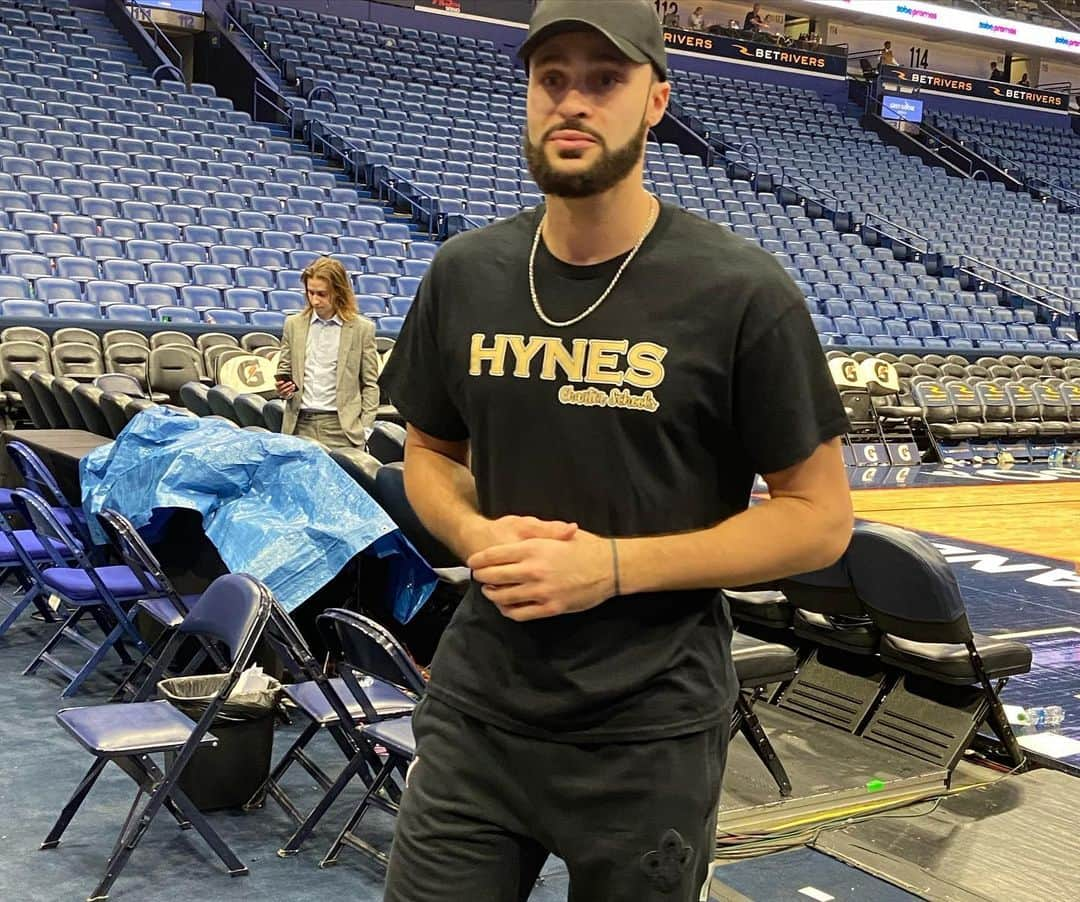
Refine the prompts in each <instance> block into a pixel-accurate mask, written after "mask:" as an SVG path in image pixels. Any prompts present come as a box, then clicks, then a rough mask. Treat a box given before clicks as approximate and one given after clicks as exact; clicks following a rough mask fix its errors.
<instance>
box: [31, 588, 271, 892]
mask: <svg viewBox="0 0 1080 902" xmlns="http://www.w3.org/2000/svg"><path fill="white" fill-rule="evenodd" d="M272 609H273V596H272V595H271V594H270V591H269V590H268V589H267V588H266V587H265V586H264V585H262V583H260V582H259V581H258V580H256V579H254V578H253V577H251V576H248V575H246V574H227V575H225V576H221V577H218V578H217V579H216V580H214V582H213V583H212V584H211V585H210V587H209V588H208V589H207V590H206V591H205V592H204V593H203V595H202V597H201V598H200V599H199V600H198V601H197V602H196V603H195V604H194V606H193V607H192V609H191V611H190V612H189V613H188V615H187V616H186V617H185V618H184V620H183V622H182V623H181V624H180V626H179V627H177V629H176V631H175V633H174V634H173V636H172V638H171V639H170V641H169V643H168V646H167V647H166V649H165V650H164V652H163V654H162V656H161V658H160V659H159V660H158V662H157V666H155V668H154V670H153V671H152V672H151V674H150V677H149V680H148V683H150V684H151V685H156V683H157V679H158V678H159V677H160V676H161V675H162V674H163V673H165V670H166V667H167V666H169V664H170V663H171V661H172V659H173V658H174V657H175V655H176V652H177V651H178V650H179V647H180V645H181V644H182V642H183V641H184V640H185V639H187V638H188V637H190V636H195V635H198V636H202V637H203V638H204V639H206V640H208V641H213V642H217V643H220V644H221V646H222V647H223V654H225V657H226V658H227V659H228V660H230V661H231V666H230V668H229V670H228V672H227V673H225V674H224V675H223V678H222V680H221V683H220V685H219V687H218V691H217V692H216V694H215V695H214V696H213V697H212V699H211V700H210V703H209V704H208V705H207V706H206V710H205V711H204V713H203V715H202V716H201V717H200V718H199V720H198V721H197V722H196V721H193V720H191V719H190V718H189V717H187V716H186V715H185V714H183V713H181V711H180V710H179V709H177V708H175V707H173V706H172V705H171V704H170V703H169V702H167V701H142V700H140V701H136V702H130V703H127V704H109V705H98V706H95V707H86V708H67V709H63V710H61V711H60V712H59V713H58V714H57V715H56V719H57V720H58V721H59V723H60V725H61V726H62V727H63V728H64V729H65V730H67V731H68V733H70V734H71V736H72V738H74V739H75V741H76V742H78V743H79V744H80V745H81V746H82V747H83V748H84V749H86V750H87V751H88V752H90V754H92V755H93V756H94V763H93V764H92V765H91V766H90V769H89V770H88V771H87V772H86V775H85V776H84V777H83V779H82V780H81V781H80V783H79V785H78V787H77V788H76V789H75V792H74V794H73V795H72V796H71V798H70V799H69V800H68V802H67V804H66V805H65V806H64V808H63V810H62V811H61V812H60V816H59V818H58V819H57V821H56V823H55V824H54V825H53V828H52V830H50V831H49V835H48V836H46V837H45V841H44V842H43V843H42V844H41V848H42V849H54V848H56V846H57V845H59V843H60V839H61V837H62V836H63V834H64V831H65V830H66V829H67V827H68V825H69V824H70V823H71V820H72V818H73V817H74V816H75V814H76V812H78V810H79V808H80V807H81V806H82V803H83V802H84V801H85V799H86V797H87V795H88V794H89V793H90V790H91V789H92V788H93V787H94V784H95V783H96V782H97V779H98V777H100V776H101V773H102V772H103V771H104V770H105V766H106V765H107V764H108V763H109V762H110V761H112V762H114V763H115V764H116V765H117V766H118V767H119V768H120V769H121V770H122V771H124V773H126V774H127V775H128V776H129V777H131V778H132V780H134V781H135V783H136V784H137V785H138V787H139V793H138V795H137V796H136V798H135V802H134V803H133V804H132V808H131V811H130V812H129V815H128V817H127V819H126V820H125V821H124V824H123V827H122V828H121V831H120V836H119V837H118V839H117V842H116V845H115V846H113V851H112V854H111V855H110V856H109V861H108V863H107V864H106V867H105V873H104V876H103V877H102V879H101V881H100V882H99V883H98V885H97V887H96V888H95V890H94V891H93V893H92V894H91V896H90V898H91V899H95V900H103V899H106V898H108V895H109V890H110V889H111V888H112V885H113V883H115V882H116V879H117V878H118V877H119V876H120V874H121V872H122V871H123V869H124V866H125V865H126V864H127V862H128V860H129V859H130V857H131V854H132V853H133V852H134V851H135V849H136V847H137V846H138V844H139V842H140V841H141V840H142V838H143V836H144V835H145V834H146V831H147V828H148V827H149V826H150V824H151V823H152V822H153V819H154V818H155V817H156V816H157V814H158V813H159V812H160V811H161V809H162V807H165V808H166V809H167V810H168V811H169V813H170V814H171V815H172V816H173V817H174V818H175V819H176V821H177V823H178V824H179V825H180V828H181V829H188V828H194V829H195V830H196V832H198V834H199V835H200V836H201V837H202V838H203V839H204V840H206V842H207V844H208V845H209V846H210V848H211V849H212V850H213V851H214V853H215V854H216V855H217V856H218V858H220V859H221V861H222V863H223V864H224V865H225V867H226V868H227V869H228V872H229V874H230V875H231V876H234V877H235V876H240V875H243V874H246V873H247V872H248V869H247V866H246V865H244V864H243V863H242V862H241V861H240V859H239V858H237V857H236V855H235V854H234V853H233V851H232V850H231V849H230V848H229V846H228V845H227V844H226V843H225V841H224V840H223V839H222V838H221V837H220V836H219V835H218V833H217V832H216V831H215V830H214V829H213V827H211V826H210V824H209V822H208V821H207V820H206V818H205V817H204V816H203V815H202V814H201V813H200V812H199V810H198V809H197V808H196V807H195V806H194V805H193V804H192V803H191V801H190V800H189V799H188V798H187V796H186V795H185V794H184V792H183V791H182V790H181V789H180V788H179V786H178V780H179V779H180V776H181V774H182V773H183V772H184V769H185V768H186V767H187V765H188V763H189V762H190V761H191V758H192V756H193V755H194V754H195V752H196V751H197V750H198V749H199V748H200V747H213V746H215V745H216V744H217V740H216V739H215V737H214V736H213V734H211V733H210V725H211V723H213V720H214V718H215V717H216V716H217V715H218V712H219V711H220V710H221V708H222V705H224V703H225V700H226V698H227V697H228V695H229V693H230V692H231V691H232V689H233V687H234V686H235V685H236V682H237V680H238V679H239V678H240V675H241V673H243V671H244V669H245V668H246V667H247V665H248V663H249V661H250V660H251V657H252V654H253V653H254V651H255V648H256V646H257V644H258V641H259V638H260V636H261V635H262V633H263V631H264V628H265V626H266V624H267V622H268V620H269V619H270V616H271V612H272ZM154 755H162V756H164V763H163V765H162V766H160V767H159V765H158V764H157V762H156V761H155V760H154V758H153V757H152V756H154ZM143 796H145V797H146V801H145V803H143V804H142V805H141V807H140V802H141V801H142V799H143Z"/></svg>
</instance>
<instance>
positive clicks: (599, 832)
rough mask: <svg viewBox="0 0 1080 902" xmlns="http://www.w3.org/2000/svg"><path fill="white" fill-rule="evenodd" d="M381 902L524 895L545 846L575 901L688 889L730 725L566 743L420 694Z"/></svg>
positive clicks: (649, 900) (658, 901) (673, 896)
mask: <svg viewBox="0 0 1080 902" xmlns="http://www.w3.org/2000/svg"><path fill="white" fill-rule="evenodd" d="M413 726H414V730H415V733H416V737H417V743H418V746H417V747H418V756H417V760H416V763H415V765H414V766H413V768H412V769H411V772H410V774H409V781H408V787H407V788H406V790H405V794H404V797H403V798H402V804H401V812H400V814H399V815H398V818H397V827H396V832H395V835H394V844H393V849H392V851H391V853H390V868H389V873H388V876H387V885H386V895H385V897H384V900H385V902H433V900H439V902H521V900H525V899H527V898H528V895H529V892H530V891H531V890H532V887H533V884H534V883H535V882H536V878H537V876H538V874H539V873H540V869H541V867H542V866H543V864H544V861H545V860H546V859H547V857H548V855H549V854H555V855H557V856H559V857H560V858H562V859H563V860H564V861H565V862H566V865H567V869H568V871H569V874H570V900H571V902H693V900H697V899H698V898H699V894H700V892H701V888H702V885H703V884H704V882H705V880H706V877H707V871H708V864H709V862H710V861H711V859H712V857H713V850H714V847H715V839H716V836H715V831H716V810H717V805H718V802H719V796H720V781H721V777H722V776H723V771H724V762H725V758H726V755H727V740H728V731H727V729H726V728H716V729H713V730H709V731H707V732H703V733H695V734H692V735H688V736H680V737H676V738H673V739H663V740H655V741H649V742H639V743H613V744H606V745H569V744H565V743H560V742H548V741H544V740H539V739H533V738H529V737H526V736H520V735H518V734H515V733H508V732H506V731H504V730H501V729H499V728H497V727H493V726H491V725H489V724H486V723H483V722H482V721H479V720H476V719H475V718H472V717H469V716H468V715H466V714H463V713H461V712H460V711H458V710H456V709H455V708H452V707H450V706H449V705H446V704H443V703H441V702H439V701H438V700H436V699H434V698H431V697H428V698H426V699H425V700H424V701H423V702H422V703H421V705H420V707H419V709H418V710H417V712H416V714H415V715H414V718H413Z"/></svg>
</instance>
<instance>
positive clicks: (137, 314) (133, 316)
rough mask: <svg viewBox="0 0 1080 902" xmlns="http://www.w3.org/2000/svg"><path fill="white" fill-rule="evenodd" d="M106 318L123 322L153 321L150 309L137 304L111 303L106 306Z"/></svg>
mask: <svg viewBox="0 0 1080 902" xmlns="http://www.w3.org/2000/svg"><path fill="white" fill-rule="evenodd" d="M105 318H106V319H109V320H117V321H121V322H144V323H148V322H150V321H151V316H150V311H149V310H148V309H147V308H146V307H139V306H137V305H135V304H110V305H109V306H108V307H106V308H105Z"/></svg>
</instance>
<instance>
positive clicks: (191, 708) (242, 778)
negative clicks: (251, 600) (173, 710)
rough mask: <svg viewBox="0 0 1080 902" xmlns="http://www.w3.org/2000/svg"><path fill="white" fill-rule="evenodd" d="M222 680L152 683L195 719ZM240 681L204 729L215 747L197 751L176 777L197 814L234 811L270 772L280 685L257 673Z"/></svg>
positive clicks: (218, 677)
mask: <svg viewBox="0 0 1080 902" xmlns="http://www.w3.org/2000/svg"><path fill="white" fill-rule="evenodd" d="M226 678H227V675H226V674H209V675H202V676H185V677H173V678H172V679H168V680H162V681H161V682H160V683H158V695H159V696H160V697H161V698H163V699H166V700H168V701H169V702H170V703H172V704H173V705H174V706H175V707H177V708H179V709H180V710H181V711H183V712H184V714H186V715H187V716H188V717H190V718H191V719H192V720H195V721H197V720H198V719H199V718H200V717H202V716H203V714H204V713H205V712H206V709H207V708H208V707H209V706H210V703H211V702H212V701H213V699H214V696H215V695H216V694H217V692H218V690H219V689H220V688H221V685H222V683H223V682H224V681H225V679H226ZM243 683H245V680H244V679H243V678H241V681H240V683H238V688H240V689H242V690H243V691H242V693H237V692H236V690H235V689H234V691H233V692H232V694H230V696H229V697H228V699H226V701H225V704H224V705H223V706H222V708H221V710H220V711H219V712H218V714H217V716H216V717H215V718H214V721H213V723H212V724H211V725H210V732H211V733H212V734H213V736H214V737H215V738H216V739H217V741H218V743H217V745H216V746H214V747H210V746H205V747H202V748H199V749H198V750H197V751H196V752H195V754H194V755H193V756H192V758H191V760H190V761H189V762H188V765H187V767H185V768H184V772H183V773H182V774H181V775H180V780H179V781H178V785H179V787H180V789H181V791H183V793H184V794H185V795H186V796H187V797H188V798H189V799H191V801H192V804H194V805H195V807H196V808H198V809H199V810H200V811H218V810H220V809H222V808H240V807H241V806H243V804H244V803H245V802H247V801H248V800H249V799H250V798H251V797H252V796H253V795H254V794H255V792H256V791H257V790H258V788H259V787H260V786H261V785H262V783H263V781H264V780H266V778H267V776H269V774H270V759H271V755H272V753H273V748H274V717H275V714H276V712H277V704H278V697H279V695H280V693H281V684H280V683H279V682H278V681H277V680H275V679H272V678H270V677H267V676H264V675H262V674H261V673H259V674H258V675H256V679H255V680H254V681H252V680H248V681H246V686H245V685H241V684H243ZM253 684H254V687H255V688H252V686H253Z"/></svg>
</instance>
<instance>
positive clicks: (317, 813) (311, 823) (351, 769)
mask: <svg viewBox="0 0 1080 902" xmlns="http://www.w3.org/2000/svg"><path fill="white" fill-rule="evenodd" d="M368 751H370V749H369V748H365V749H361V750H360V751H358V752H357V753H356V754H355V755H353V757H352V759H351V760H350V761H349V763H348V764H346V765H345V767H344V768H342V771H341V773H340V774H338V778H337V779H336V780H335V781H334V785H333V786H331V787H330V788H329V789H328V790H327V791H326V792H325V793H324V794H323V797H322V798H321V799H320V800H319V804H318V805H316V806H315V807H314V808H313V809H312V810H311V813H310V814H309V815H308V816H307V817H306V818H305V819H304V822H303V823H302V824H301V825H300V826H299V827H298V828H297V830H296V832H295V833H293V835H292V836H290V837H289V841H288V842H287V843H285V845H284V846H282V848H280V849H278V857H279V858H288V857H289V856H290V855H295V854H296V853H297V852H299V851H300V846H301V845H303V843H304V840H306V839H307V838H308V837H309V836H310V835H311V832H312V831H313V830H314V829H315V827H316V826H317V825H318V823H319V821H320V820H322V816H323V815H324V814H326V812H327V811H328V810H329V808H330V806H331V805H333V804H334V802H335V800H336V799H337V797H338V796H339V795H341V791H342V790H343V789H344V788H345V787H346V786H347V785H348V783H349V781H350V780H351V779H352V778H353V777H355V776H356V775H357V774H358V773H359V772H360V771H361V770H362V769H363V768H365V767H366V766H367V764H368V762H367V757H366V753H367V752H368Z"/></svg>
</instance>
